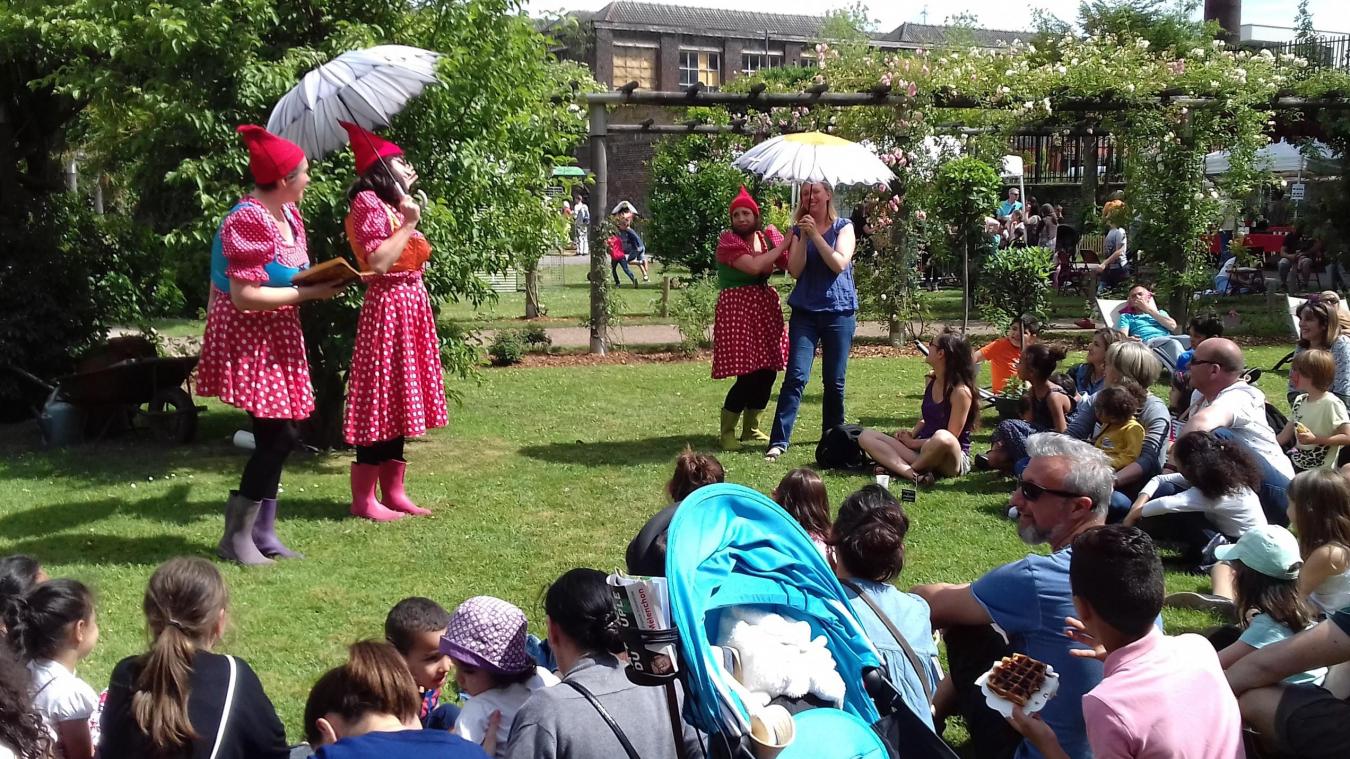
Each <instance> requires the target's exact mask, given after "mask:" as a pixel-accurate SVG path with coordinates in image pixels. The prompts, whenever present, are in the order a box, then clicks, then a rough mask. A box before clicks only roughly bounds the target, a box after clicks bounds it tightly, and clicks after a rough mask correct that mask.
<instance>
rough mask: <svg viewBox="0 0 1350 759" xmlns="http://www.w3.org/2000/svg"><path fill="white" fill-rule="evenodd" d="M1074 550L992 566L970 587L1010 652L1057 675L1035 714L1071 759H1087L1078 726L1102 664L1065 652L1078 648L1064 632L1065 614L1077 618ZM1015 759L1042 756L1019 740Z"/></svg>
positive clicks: (1083, 731) (1081, 729) (1099, 678)
mask: <svg viewBox="0 0 1350 759" xmlns="http://www.w3.org/2000/svg"><path fill="white" fill-rule="evenodd" d="M1072 558H1073V549H1072V548H1064V549H1062V550H1059V551H1055V552H1054V553H1052V554H1050V555H1049V556H1041V555H1039V554H1031V555H1030V556H1027V557H1026V558H1025V559H1022V560H1021V561H1015V562H1013V563H1011V564H1005V565H1003V566H1001V567H997V568H995V569H993V570H991V571H990V572H989V573H988V574H986V575H985V576H984V577H981V578H980V579H978V580H976V581H975V582H974V583H973V584H972V585H971V587H970V591H971V593H972V594H973V595H974V596H975V600H976V601H978V602H979V603H980V605H981V606H983V607H984V608H985V610H986V611H988V612H989V617H990V618H991V619H993V620H994V624H996V625H998V626H999V627H1000V628H1001V629H1002V630H1003V631H1004V632H1005V633H1007V635H1008V640H1009V643H1010V644H1011V645H1012V648H1013V650H1015V651H1017V652H1019V653H1023V654H1026V655H1027V656H1030V657H1031V658H1033V659H1036V660H1037V661H1042V662H1045V663H1046V664H1049V665H1050V666H1051V667H1054V668H1055V672H1057V673H1059V692H1058V693H1057V694H1056V695H1055V697H1054V698H1052V699H1050V701H1049V702H1048V703H1046V705H1045V708H1044V709H1042V710H1041V712H1040V714H1041V717H1042V719H1044V720H1045V723H1046V724H1047V725H1049V726H1050V727H1051V728H1053V729H1054V731H1055V736H1056V737H1058V738H1059V743H1060V745H1061V746H1063V747H1064V751H1065V752H1066V753H1067V754H1068V755H1069V756H1071V757H1073V759H1091V757H1092V749H1091V747H1089V746H1088V740H1087V730H1086V728H1085V727H1084V725H1083V694H1085V693H1087V692H1088V691H1090V690H1092V689H1093V688H1095V687H1096V686H1097V683H1100V682H1101V681H1102V663H1101V662H1099V661H1097V660H1095V659H1086V658H1080V657H1077V656H1073V655H1072V654H1070V653H1069V651H1070V650H1072V649H1074V648H1082V646H1080V645H1078V644H1077V643H1074V642H1073V641H1071V640H1069V639H1068V638H1067V637H1065V635H1064V626H1065V625H1064V618H1065V617H1072V616H1077V614H1078V612H1077V611H1075V609H1074V606H1073V593H1071V592H1070V590H1069V562H1070V560H1071V559H1072ZM1016 757H1017V759H1041V758H1042V755H1041V752H1039V751H1037V750H1036V749H1035V748H1034V747H1033V746H1032V745H1031V744H1030V743H1027V742H1026V741H1023V742H1022V745H1021V746H1019V747H1018V749H1017V754H1016Z"/></svg>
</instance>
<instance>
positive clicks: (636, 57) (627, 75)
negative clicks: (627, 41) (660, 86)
mask: <svg viewBox="0 0 1350 759" xmlns="http://www.w3.org/2000/svg"><path fill="white" fill-rule="evenodd" d="M656 52H657V51H656V48H651V47H631V46H628V45H615V46H614V80H613V81H614V86H615V87H621V86H623V85H625V84H627V83H629V82H637V83H638V86H639V87H642V88H644V89H648V90H654V89H656Z"/></svg>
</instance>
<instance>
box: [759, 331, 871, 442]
mask: <svg viewBox="0 0 1350 759" xmlns="http://www.w3.org/2000/svg"><path fill="white" fill-rule="evenodd" d="M857 326H858V320H857V317H856V315H855V314H854V312H852V311H847V312H844V313H833V312H825V311H804V310H802V309H799V308H794V309H792V318H790V319H788V364H787V372H786V373H785V374H784V375H783V386H782V388H780V389H779V391H778V408H777V410H776V411H775V412H774V415H773V432H772V433H770V435H769V446H770V447H778V448H782V449H783V450H787V447H788V442H789V440H790V439H791V438H792V427H793V425H795V424H796V423H797V410H798V409H799V408H800V407H801V405H802V393H804V392H805V391H806V382H807V380H809V379H810V378H811V364H812V363H813V362H814V361H815V360H816V345H817V344H820V345H821V371H822V372H823V373H824V375H825V376H824V383H825V398H824V401H823V403H822V417H823V418H822V420H821V430H822V431H824V430H828V429H830V428H831V427H834V426H836V425H840V424H843V423H844V373H845V372H846V371H847V369H848V352H849V349H850V348H852V347H853V330H854V329H855V328H856V327H857Z"/></svg>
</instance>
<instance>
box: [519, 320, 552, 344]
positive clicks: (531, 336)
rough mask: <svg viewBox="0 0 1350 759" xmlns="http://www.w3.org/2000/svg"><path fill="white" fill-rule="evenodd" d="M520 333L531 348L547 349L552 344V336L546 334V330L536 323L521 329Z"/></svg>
mask: <svg viewBox="0 0 1350 759" xmlns="http://www.w3.org/2000/svg"><path fill="white" fill-rule="evenodd" d="M520 335H521V338H523V339H524V340H525V343H526V344H527V345H529V346H530V347H531V348H544V349H547V348H549V346H551V345H553V338H551V337H549V336H548V330H546V329H544V328H543V327H542V326H540V325H538V324H531V325H530V326H528V327H526V328H525V329H523V330H521V333H520Z"/></svg>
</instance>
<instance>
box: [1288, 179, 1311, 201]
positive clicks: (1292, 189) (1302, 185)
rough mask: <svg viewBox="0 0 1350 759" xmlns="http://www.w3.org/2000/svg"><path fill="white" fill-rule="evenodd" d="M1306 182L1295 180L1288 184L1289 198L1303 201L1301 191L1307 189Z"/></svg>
mask: <svg viewBox="0 0 1350 759" xmlns="http://www.w3.org/2000/svg"><path fill="white" fill-rule="evenodd" d="M1307 188H1308V183H1307V182H1295V183H1293V184H1291V185H1289V199H1290V200H1292V201H1294V202H1296V203H1299V202H1302V201H1303V193H1304V192H1305V191H1306V190H1307Z"/></svg>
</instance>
